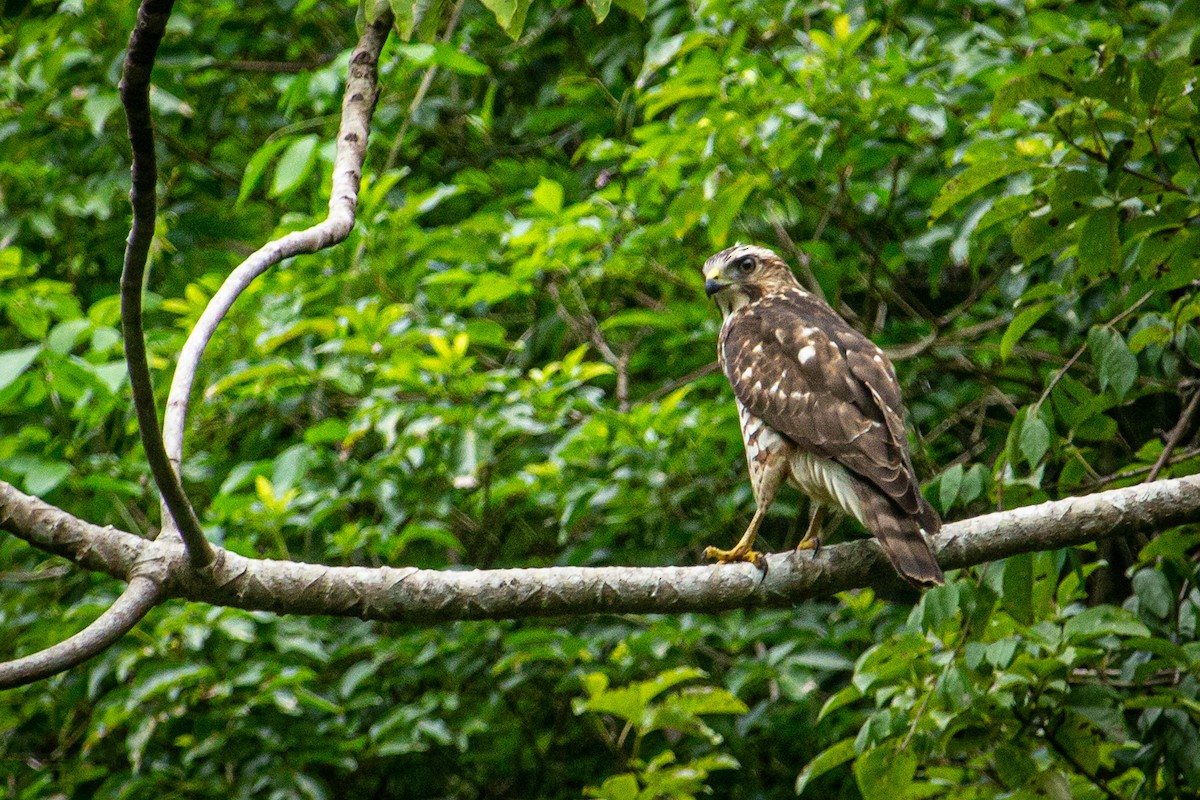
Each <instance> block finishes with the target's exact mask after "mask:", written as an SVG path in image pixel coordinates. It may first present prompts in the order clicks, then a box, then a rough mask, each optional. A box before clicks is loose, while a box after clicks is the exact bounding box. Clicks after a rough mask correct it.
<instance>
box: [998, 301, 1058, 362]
mask: <svg viewBox="0 0 1200 800" xmlns="http://www.w3.org/2000/svg"><path fill="white" fill-rule="evenodd" d="M1053 307H1054V306H1053V304H1052V303H1049V302H1046V303H1038V304H1037V305H1034V306H1030V307H1029V308H1027V309H1025V310H1024V311H1022V312H1021V313H1020V314H1017V316H1015V317H1013V321H1012V322H1010V323H1008V328H1006V329H1005V331H1004V336H1002V337H1001V338H1000V359H1001V360H1002V361H1008V359H1009V358H1010V357H1011V356H1012V351H1013V348H1014V347H1016V346H1017V342H1019V341H1021V339H1022V337H1024V336H1025V334H1026V333H1028V332H1029V329H1030V328H1032V327H1033V326H1034V325H1036V324H1037V322H1038V320H1040V319H1041V318H1042V317H1044V316H1046V312H1047V311H1049V310H1050V309H1051V308H1053Z"/></svg>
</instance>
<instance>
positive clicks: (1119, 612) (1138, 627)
mask: <svg viewBox="0 0 1200 800" xmlns="http://www.w3.org/2000/svg"><path fill="white" fill-rule="evenodd" d="M1063 634H1064V635H1065V636H1066V637H1067V639H1071V640H1077V641H1078V640H1088V639H1094V638H1096V637H1098V636H1110V635H1112V636H1149V635H1150V629H1149V628H1147V627H1146V626H1145V625H1144V624H1142V623H1141V622H1140V621H1139V620H1138V619H1137V617H1135V616H1133V614H1130V613H1129V612H1128V611H1126V610H1125V609H1123V608H1116V607H1115V606H1096V607H1095V608H1089V609H1087V610H1086V611H1083V612H1081V613H1079V614H1077V615H1076V616H1074V617H1071V618H1070V619H1068V620H1067V622H1066V624H1065V625H1063Z"/></svg>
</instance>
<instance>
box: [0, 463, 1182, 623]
mask: <svg viewBox="0 0 1200 800" xmlns="http://www.w3.org/2000/svg"><path fill="white" fill-rule="evenodd" d="M1197 520H1200V476H1190V477H1187V478H1179V479H1175V480H1165V481H1159V482H1158V483H1153V484H1140V485H1137V486H1131V487H1127V488H1124V489H1114V490H1112V491H1108V492H1101V493H1099V494H1094V495H1089V496H1086V497H1075V498H1069V499H1067V500H1058V501H1054V502H1049V503H1043V504H1041V505H1037V506H1029V507H1026V508H1019V509H1015V510H1012V511H1003V512H997V513H994V514H987V515H984V516H981V517H976V518H974V519H969V520H965V521H962V522H953V523H949V524H947V525H945V526H944V527H943V529H942V533H941V535H940V536H938V537H937V539H936V540H935V543H934V544H935V550H936V551H937V555H938V561H939V562H940V563H941V565H942V567H943V568H944V569H955V568H958V567H965V566H969V565H973V564H980V563H983V562H986V561H992V560H995V559H998V558H1004V557H1005V556H1010V555H1015V554H1017V553H1026V552H1033V551H1037V550H1053V549H1058V548H1063V547H1072V546H1078V545H1082V544H1086V543H1088V542H1093V541H1097V540H1100V539H1104V538H1107V537H1110V536H1117V535H1126V534H1130V533H1149V532H1153V531H1161V530H1166V529H1168V528H1171V527H1173V526H1176V525H1180V524H1183V523H1187V522H1195V521H1197ZM0 529H3V530H6V531H8V532H10V533H12V534H14V535H16V536H18V537H20V538H22V539H25V540H26V541H28V542H30V543H31V544H33V545H34V546H36V547H39V548H40V549H42V550H47V551H49V552H52V553H57V554H59V555H62V556H65V557H67V558H70V559H71V560H73V561H75V562H77V563H79V564H81V565H83V566H85V567H87V568H89V569H95V570H101V571H104V572H107V573H109V574H110V575H114V576H117V577H125V576H127V575H129V574H130V573H131V570H133V568H134V566H135V564H146V563H154V564H155V565H156V571H157V573H158V574H162V575H164V576H165V577H164V578H163V589H164V597H181V598H186V599H188V600H194V601H197V602H205V603H212V604H214V605H225V606H233V607H237V608H244V609H253V610H266V611H274V612H277V613H290V614H310V615H316V614H328V615H334V616H352V617H362V618H365V619H377V620H391V621H410V622H433V621H438V622H445V621H450V620H459V619H513V618H522V617H537V616H559V615H577V614H597V613H672V614H676V613H682V612H687V611H699V612H716V611H727V610H730V609H734V608H755V607H759V608H761V607H788V606H791V605H793V604H795V603H798V602H801V601H804V600H809V599H812V598H815V597H821V596H826V595H829V594H832V593H834V592H838V591H843V590H846V589H853V588H857V587H863V586H873V587H880V588H884V587H890V586H894V585H899V579H898V578H897V577H896V575H895V573H894V571H893V570H892V568H891V566H890V565H889V564H888V562H887V559H886V558H885V557H884V555H883V552H882V551H881V550H880V548H879V546H878V545H877V544H876V543H875V541H874V540H863V541H856V542H851V543H848V544H840V545H833V546H830V547H823V548H822V549H821V551H820V552H819V553H818V554H817V555H816V556H813V555H811V554H808V553H802V554H793V553H787V554H778V555H772V556H769V557H768V559H767V561H768V564H769V569H768V571H767V573H766V575H765V576H764V575H763V574H762V573H761V572H759V570H758V569H756V568H755V567H753V566H751V565H749V564H726V565H704V566H689V567H636V568H635V567H591V568H585V567H551V568H543V569H499V570H468V571H435V570H420V569H416V568H411V567H409V568H391V567H382V568H379V569H369V568H364V567H325V566H320V565H316V564H301V563H295V562H285V561H269V560H256V559H249V558H245V557H243V556H239V555H237V554H235V553H230V552H227V551H218V553H217V559H216V561H215V562H214V563H213V565H212V567H211V568H210V569H209V570H207V571H205V572H204V573H197V572H195V571H193V570H190V569H187V568H186V556H185V554H184V552H183V550H182V548H181V547H180V546H179V544H178V543H177V542H175V541H167V540H160V541H157V542H150V541H146V540H144V539H140V538H138V537H136V536H134V535H132V534H128V533H124V532H122V531H117V530H114V529H112V528H99V527H97V526H95V525H91V524H89V523H86V522H83V521H81V520H78V519H76V518H75V517H72V516H71V515H69V514H67V513H66V512H64V511H61V510H59V509H56V508H54V507H53V506H50V505H48V504H46V503H44V502H42V501H40V500H38V499H36V498H33V497H29V496H27V495H24V494H22V493H21V492H19V491H17V490H16V489H15V488H13V487H12V486H9V485H7V484H4V483H2V482H0Z"/></svg>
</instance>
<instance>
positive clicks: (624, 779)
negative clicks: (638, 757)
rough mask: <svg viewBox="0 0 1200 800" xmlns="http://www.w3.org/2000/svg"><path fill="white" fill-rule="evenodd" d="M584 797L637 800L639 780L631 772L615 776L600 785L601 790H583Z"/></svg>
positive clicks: (607, 799)
mask: <svg viewBox="0 0 1200 800" xmlns="http://www.w3.org/2000/svg"><path fill="white" fill-rule="evenodd" d="M583 796H584V797H596V798H600V800H637V797H638V782H637V778H636V777H635V776H634V775H633V774H632V773H629V772H624V773H621V774H620V775H613V776H612V777H611V778H608V779H606V780H605V781H604V783H602V784H601V785H600V788H595V787H592V786H588V787H586V788H585V789H584V790H583Z"/></svg>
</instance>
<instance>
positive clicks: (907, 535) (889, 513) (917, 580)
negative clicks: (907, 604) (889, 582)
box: [863, 492, 946, 589]
mask: <svg viewBox="0 0 1200 800" xmlns="http://www.w3.org/2000/svg"><path fill="white" fill-rule="evenodd" d="M864 494H867V495H869V497H864V498H863V499H864V500H865V501H866V502H864V506H865V508H864V509H863V510H864V511H865V512H866V517H867V519H866V523H867V528H868V529H869V530H870V531H871V533H873V534H875V538H876V539H878V540H879V544H880V545H882V546H883V552H884V553H885V554H886V555H887V557H888V560H889V561H891V562H892V566H894V567H895V568H896V571H897V572H899V573H900V575H901V577H903V578H904V579H905V580H906V581H908V582H909V583H911V584H912V585H913V586H916V587H917V588H918V589H923V588H927V587H929V586H941V585H942V584H943V583H945V582H946V578H945V576H944V575H942V568H941V567H940V566H938V562H937V559H936V558H934V555H933V551H932V550H931V549H930V547H929V543H928V542H926V541H925V536H924V534H922V533H921V528H922V526H925V527H926V530H927V531H928V532H929V533H930V534H931V535H932V534H935V533H937V531H938V529H939V528H940V527H941V521H940V520H939V519H938V517H937V512H935V511H934V510H933V509H932V508H928V513H921V514H920V515H919V516H917V517H913V516H911V515H909V514H906V513H905V512H903V511H902V510H901V509H899V508H897V507H896V505H895V504H894V503H892V502H891V501H890V500H888V499H887V498H886V497H883V496H881V495H879V494H875V493H873V492H871V493H866V492H865V493H864ZM921 510H922V512H925V511H926V508H922V509H921ZM930 527H932V528H933V530H929V528H930Z"/></svg>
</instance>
